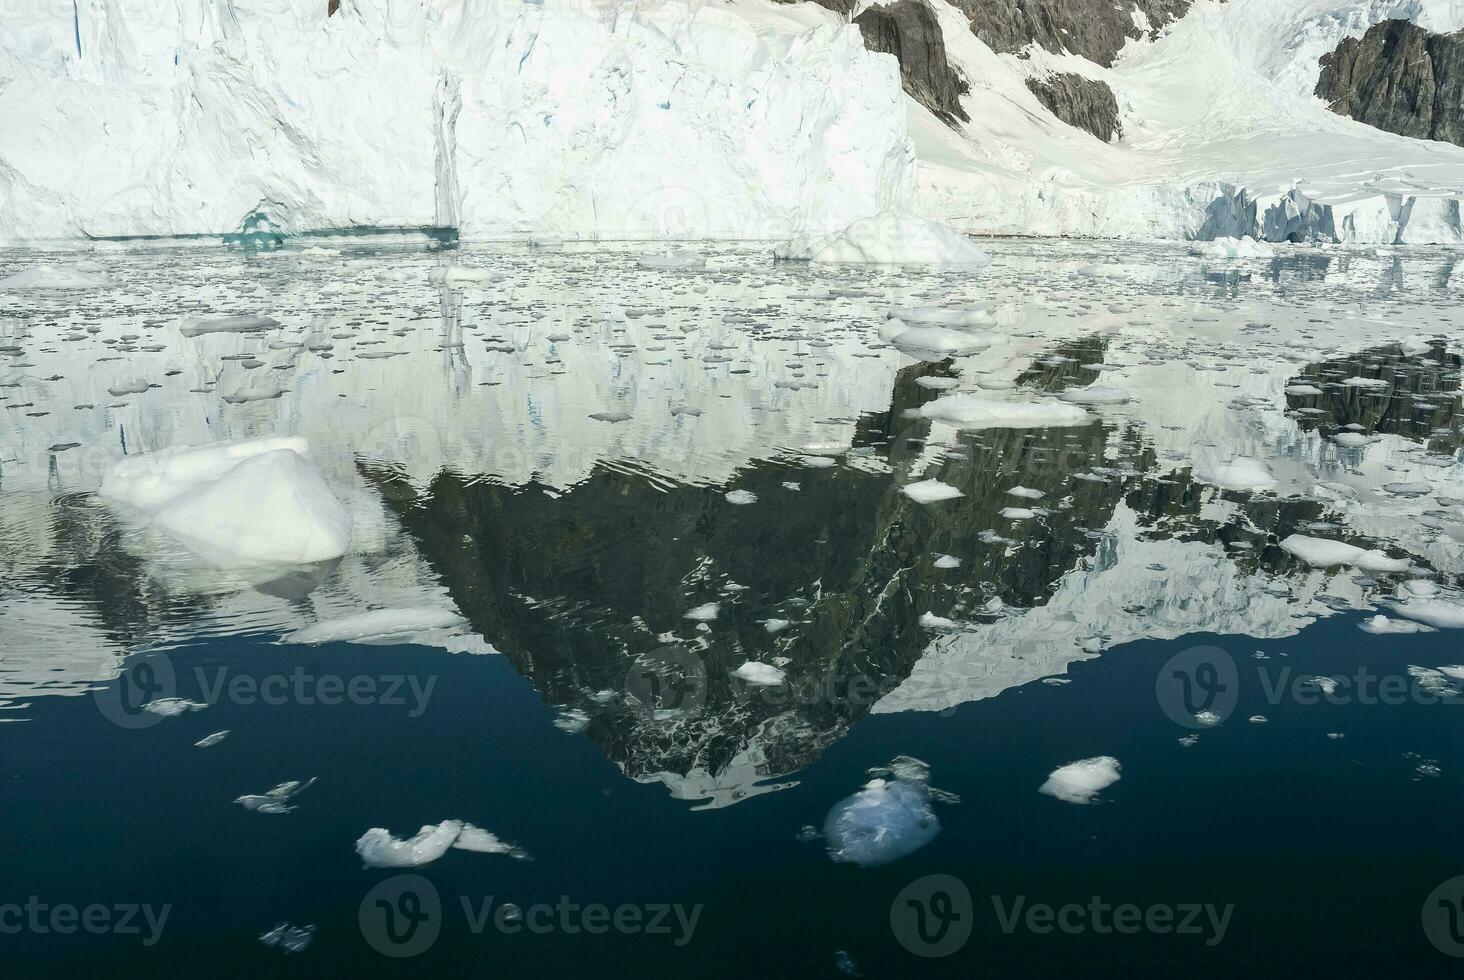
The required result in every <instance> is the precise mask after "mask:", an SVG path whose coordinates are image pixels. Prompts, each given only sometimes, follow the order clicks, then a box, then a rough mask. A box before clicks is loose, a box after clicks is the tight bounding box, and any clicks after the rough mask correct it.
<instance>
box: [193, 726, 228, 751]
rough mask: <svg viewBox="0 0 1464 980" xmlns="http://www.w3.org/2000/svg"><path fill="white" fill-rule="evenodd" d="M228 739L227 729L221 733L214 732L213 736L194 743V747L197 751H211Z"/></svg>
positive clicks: (206, 736)
mask: <svg viewBox="0 0 1464 980" xmlns="http://www.w3.org/2000/svg"><path fill="white" fill-rule="evenodd" d="M228 737H229V730H228V729H227V728H226V729H224V730H223V731H221V732H214V733H213V734H212V735H205V736H204V737H203V738H201V739H199V740H198V741H196V742H194V743H193V747H194V748H195V749H211V748H213V747H214V746H215V745H218V744H219V743H220V742H222V741H223V740H224V739H226V738H228Z"/></svg>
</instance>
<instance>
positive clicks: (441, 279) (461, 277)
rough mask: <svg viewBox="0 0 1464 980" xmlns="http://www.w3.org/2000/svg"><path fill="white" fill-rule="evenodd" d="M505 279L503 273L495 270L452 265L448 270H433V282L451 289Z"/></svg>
mask: <svg viewBox="0 0 1464 980" xmlns="http://www.w3.org/2000/svg"><path fill="white" fill-rule="evenodd" d="M502 278H503V273H501V272H496V271H494V270H493V269H483V268H476V267H472V266H464V265H450V266H447V267H446V268H438V269H433V270H432V281H433V282H436V283H441V284H442V285H444V286H447V287H449V288H456V287H458V286H467V285H471V284H473V283H485V282H496V281H498V280H499V279H502Z"/></svg>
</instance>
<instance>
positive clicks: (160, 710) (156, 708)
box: [142, 698, 208, 718]
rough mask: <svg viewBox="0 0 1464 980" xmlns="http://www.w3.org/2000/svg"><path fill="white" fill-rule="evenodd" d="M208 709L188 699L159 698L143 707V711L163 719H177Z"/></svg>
mask: <svg viewBox="0 0 1464 980" xmlns="http://www.w3.org/2000/svg"><path fill="white" fill-rule="evenodd" d="M207 707H208V705H206V704H199V703H198V702H197V701H190V700H188V699H187V698H158V699H156V700H154V701H149V702H148V703H147V704H145V705H143V706H142V710H143V711H146V712H148V713H149V714H154V715H158V716H160V717H163V718H177V717H178V716H179V715H186V714H188V713H189V712H191V711H202V710H203V709H204V708H207Z"/></svg>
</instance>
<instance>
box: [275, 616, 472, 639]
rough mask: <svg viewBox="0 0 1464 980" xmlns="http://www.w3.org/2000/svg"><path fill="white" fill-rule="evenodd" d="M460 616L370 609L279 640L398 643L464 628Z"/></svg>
mask: <svg viewBox="0 0 1464 980" xmlns="http://www.w3.org/2000/svg"><path fill="white" fill-rule="evenodd" d="M463 622H464V620H463V617H462V616H460V615H458V614H457V613H456V612H454V611H453V610H451V609H443V608H440V607H433V606H407V607H400V608H394V609H373V610H371V611H370V612H364V613H356V614H354V615H351V616H340V617H338V618H335V619H326V620H322V621H320V622H318V623H313V624H311V625H310V626H305V627H302V628H300V629H298V630H295V631H294V632H293V633H287V634H285V635H284V636H283V637H281V638H280V642H281V643H298V644H310V645H313V644H319V643H401V642H407V641H410V640H411V639H412V637H414V636H417V635H419V634H422V633H428V632H432V631H435V630H450V629H454V628H456V627H459V626H462V625H463Z"/></svg>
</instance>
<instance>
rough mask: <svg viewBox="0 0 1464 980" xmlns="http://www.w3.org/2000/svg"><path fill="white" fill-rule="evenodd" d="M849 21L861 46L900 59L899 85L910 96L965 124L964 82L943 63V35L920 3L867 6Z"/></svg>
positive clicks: (917, 0)
mask: <svg viewBox="0 0 1464 980" xmlns="http://www.w3.org/2000/svg"><path fill="white" fill-rule="evenodd" d="M854 23H855V24H857V25H859V30H860V31H861V32H863V34H864V46H865V47H866V48H868V49H869V50H871V51H879V52H882V53H885V54H892V55H894V56H895V58H896V59H898V60H899V62H900V81H901V83H902V84H903V85H904V87H905V91H906V92H908V93H909V94H910V96H911V97H912V98H914V99H915V100H916V101H917V102H919V103H920V104H921V105H923V106H925V107H926V108H927V109H929V110H930V111H931V112H933V113H935V114H936V115H937V116H939V117H940V118H941V119H944V120H945V121H946V122H951V121H953V120H954V119H959V120H961V121H963V122H965V121H967V119H968V117H967V116H966V113H965V111H964V110H963V109H962V108H961V96H962V95H964V94H965V92H966V90H967V85H966V82H965V80H964V79H962V78H961V76H960V75H958V74H956V71H955V69H954V68H952V67H951V66H950V64H949V63H948V62H947V61H946V50H945V37H944V35H942V34H941V32H940V24H939V23H938V22H937V21H936V19H935V12H934V11H933V10H931V9H930V5H929V4H927V3H926V2H925V0H898V2H897V3H892V4H889V5H887V6H874V7H870V8H869V9H868V10H866V11H864V12H863V13H862V14H860V15H859V16H858V17H856V18H854Z"/></svg>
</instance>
